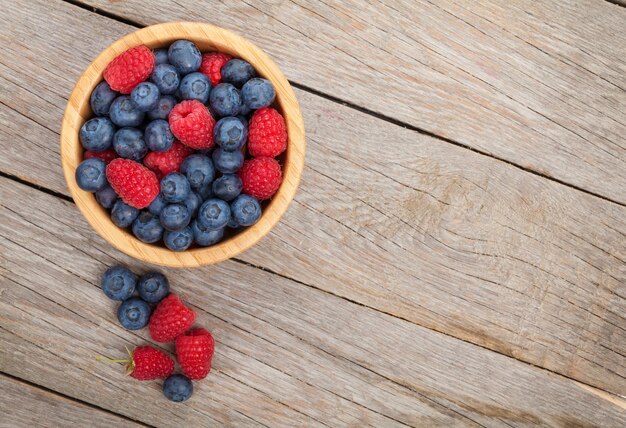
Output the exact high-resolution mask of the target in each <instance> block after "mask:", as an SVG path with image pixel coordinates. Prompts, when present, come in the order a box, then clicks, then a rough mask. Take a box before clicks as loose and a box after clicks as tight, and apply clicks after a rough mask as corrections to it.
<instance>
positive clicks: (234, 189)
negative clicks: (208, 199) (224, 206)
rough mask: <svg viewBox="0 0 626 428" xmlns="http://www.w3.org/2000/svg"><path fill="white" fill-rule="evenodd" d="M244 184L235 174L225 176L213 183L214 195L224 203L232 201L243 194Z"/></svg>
mask: <svg viewBox="0 0 626 428" xmlns="http://www.w3.org/2000/svg"><path fill="white" fill-rule="evenodd" d="M242 188H243V184H242V183H241V178H239V176H238V175H235V174H224V175H222V176H221V177H220V178H218V179H217V180H215V181H214V182H213V195H214V196H215V197H216V198H220V199H222V200H224V201H227V202H228V201H232V200H233V199H235V198H236V197H237V196H239V194H240V193H241V189H242Z"/></svg>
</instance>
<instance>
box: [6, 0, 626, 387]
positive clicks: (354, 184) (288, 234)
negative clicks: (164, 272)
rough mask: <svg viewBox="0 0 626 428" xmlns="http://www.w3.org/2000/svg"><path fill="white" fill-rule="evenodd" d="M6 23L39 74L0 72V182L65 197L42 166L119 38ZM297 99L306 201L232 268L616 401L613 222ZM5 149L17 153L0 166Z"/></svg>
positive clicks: (616, 215) (577, 200) (94, 20)
mask: <svg viewBox="0 0 626 428" xmlns="http://www.w3.org/2000/svg"><path fill="white" fill-rule="evenodd" d="M70 11H72V12H74V15H75V16H74V17H72V16H71V15H70V17H69V18H68V17H66V16H67V15H68V14H69V12H70ZM0 13H3V12H1V11H0ZM5 13H10V14H11V15H10V16H9V18H8V21H10V22H12V23H14V25H15V28H11V30H10V31H7V32H5V33H1V32H0V34H1V35H2V37H4V38H11V37H14V38H11V39H10V41H11V43H5V44H4V45H3V46H2V47H0V49H2V50H3V55H5V54H6V56H7V57H10V56H14V55H17V50H18V49H20V40H22V39H25V38H27V37H31V38H32V37H34V38H35V41H36V43H34V45H33V46H32V48H31V50H30V52H31V54H32V55H36V56H37V57H38V58H39V59H38V61H39V63H40V64H41V67H42V69H41V70H40V72H38V73H32V74H29V75H27V74H24V73H22V74H17V73H16V72H12V71H11V70H10V69H7V68H0V85H1V86H0V88H1V89H2V90H1V91H0V102H2V103H4V104H5V106H6V107H5V108H3V109H0V115H1V116H0V118H2V120H3V122H6V123H7V124H8V125H7V127H3V128H0V136H1V137H2V138H0V147H2V148H3V153H5V156H3V157H2V158H1V160H0V167H1V168H2V171H4V172H7V173H10V174H13V175H17V176H20V177H22V178H24V179H25V180H27V181H30V182H33V183H36V184H38V185H42V186H45V187H48V188H51V189H53V190H55V191H58V192H62V193H65V192H66V190H65V186H64V184H63V180H62V177H61V171H60V168H59V167H58V166H57V164H56V163H54V162H50V161H49V160H50V159H57V158H58V147H57V143H56V142H57V139H58V136H57V135H56V134H55V132H54V131H56V130H57V129H58V126H59V118H60V116H61V114H62V109H63V108H64V103H65V100H64V98H63V94H64V93H65V94H69V92H70V90H71V87H72V85H73V81H74V80H75V79H76V77H77V76H78V74H79V73H80V70H82V69H83V68H84V67H85V66H86V65H87V63H88V62H89V59H90V56H91V55H90V49H94V50H99V49H101V48H102V47H103V46H105V45H106V44H107V43H108V42H109V40H113V39H115V38H117V37H119V35H121V34H123V33H124V32H126V31H128V26H126V25H124V24H121V23H118V22H115V21H111V20H108V19H106V18H103V17H101V16H97V15H94V14H91V13H88V12H86V11H84V10H81V9H78V8H75V7H73V6H70V5H67V4H64V3H58V4H54V5H49V6H48V7H47V10H46V13H45V14H44V13H42V12H38V11H37V10H36V9H33V10H29V9H27V8H26V9H24V8H20V9H19V10H17V9H16V8H11V7H9V8H7V9H5ZM60 16H63V18H62V19H63V20H61V18H59V17H60ZM44 20H45V21H46V22H47V25H48V27H49V28H50V29H51V32H50V34H48V35H46V37H45V40H44V38H43V37H42V38H41V39H39V38H37V37H38V36H37V35H35V34H33V35H32V36H31V35H29V34H28V33H24V34H22V33H20V31H22V32H23V31H27V32H28V31H29V30H28V29H29V28H35V27H36V26H37V25H39V23H40V22H43V21H44ZM81 28H83V29H85V28H89V29H96V30H95V31H91V32H88V31H87V30H84V31H83V32H84V37H81V38H80V39H78V40H75V41H74V43H73V50H67V49H66V48H65V47H63V48H59V46H63V40H66V39H68V38H69V37H73V34H74V33H75V32H76V31H79V29H81ZM0 31H2V30H0ZM13 32H15V35H14V36H12V35H11V34H13ZM92 46H95V47H94V48H92ZM12 49H14V50H15V51H14V50H12ZM55 64H57V65H55ZM0 67H6V65H0ZM53 67H56V69H55V72H54V73H50V72H48V71H46V70H50V69H53ZM24 88H26V89H24ZM47 88H51V89H49V90H48V89H47ZM33 92H35V93H36V94H37V95H38V96H36V95H34V94H33ZM9 94H12V95H9ZM65 96H66V95H65ZM298 97H299V99H300V101H301V103H302V105H303V110H304V112H305V121H306V123H307V130H308V133H309V137H310V139H309V153H308V158H307V162H308V167H307V169H306V171H305V177H304V180H303V183H302V189H301V191H300V193H299V195H298V196H297V198H296V201H295V202H294V205H293V206H292V208H291V210H290V211H289V213H288V215H287V216H286V217H285V219H284V221H283V222H282V223H281V224H280V225H279V226H278V227H277V229H276V230H275V231H274V232H273V233H272V234H271V235H270V236H269V237H268V238H267V239H265V240H264V241H263V242H262V243H261V244H260V245H259V246H258V247H255V248H253V249H252V250H250V251H249V252H247V253H246V254H244V255H243V257H242V259H243V260H245V261H247V262H250V263H253V264H255V265H258V266H261V267H264V268H269V269H272V270H274V271H276V272H278V273H280V274H281V275H285V276H288V277H291V278H294V279H296V280H298V281H301V282H303V283H306V284H308V285H311V286H314V287H317V288H321V289H323V290H325V291H328V292H331V293H334V294H337V295H339V296H342V297H345V298H348V299H350V300H354V301H357V302H359V303H361V304H364V305H367V306H370V307H373V308H375V309H378V310H380V311H383V312H386V313H389V314H391V315H394V316H397V317H400V318H403V319H406V320H408V321H411V322H414V323H417V324H419V325H422V326H426V327H428V328H431V329H434V330H437V331H441V332H444V333H446V334H449V335H451V336H454V337H459V338H462V339H464V340H468V341H471V342H473V343H477V344H479V345H481V346H485V347H488V348H489V349H493V350H496V351H498V352H501V353H504V354H506V355H510V356H513V357H515V358H518V359H521V360H524V361H528V362H531V363H533V364H536V365H538V366H541V367H546V368H549V369H550V370H553V371H556V372H558V373H563V374H565V375H567V376H570V377H572V378H574V379H577V380H580V381H582V382H585V383H588V384H591V385H594V386H597V387H600V388H603V389H606V390H608V391H612V392H614V393H621V392H623V391H624V390H625V388H626V387H625V380H624V374H625V372H626V360H625V357H624V355H625V354H626V349H625V348H624V347H625V346H626V328H625V327H626V326H625V323H624V318H623V314H624V309H625V305H626V303H625V301H624V295H625V294H626V293H625V292H624V284H625V282H626V279H625V278H626V267H625V265H624V260H625V259H626V247H625V246H626V243H625V241H624V239H623V236H624V232H625V231H626V224H625V221H626V220H625V218H626V216H625V213H626V210H625V209H624V208H623V207H620V206H618V205H616V204H612V203H609V202H606V201H602V200H600V199H598V198H594V197H591V196H588V195H585V194H583V193H581V192H578V191H575V190H572V189H568V188H566V187H564V186H561V185H558V184H556V183H553V182H550V181H548V180H545V179H542V178H539V177H536V176H533V175H531V174H528V173H524V172H521V171H519V170H517V169H515V168H513V167H511V166H508V165H506V164H503V163H501V162H498V161H495V160H493V159H490V158H487V157H484V156H480V155H477V154H473V153H469V152H467V151H466V150H464V149H461V148H457V147H454V146H451V145H447V144H444V143H441V142H438V141H437V140H434V139H432V138H429V137H425V136H423V135H420V134H418V133H415V132H412V131H408V130H404V129H402V128H400V127H397V126H394V125H392V124H389V123H385V122H382V121H380V120H377V119H375V118H372V117H370V116H368V115H365V114H362V113H359V112H355V111H354V110H352V109H349V108H347V107H343V106H340V105H338V104H336V103H332V102H329V101H327V100H324V99H321V98H320V97H317V96H314V95H311V94H308V93H306V92H303V91H298ZM16 100H21V102H17V101H16ZM37 124H40V125H41V126H37ZM381 141H388V142H389V145H391V146H394V147H397V148H398V149H399V150H396V151H389V150H387V149H386V147H385V146H381V145H380V142H381ZM16 145H19V146H21V147H28V150H23V151H21V150H20V151H18V150H10V148H12V147H15V146H16ZM355 147H356V148H358V149H355ZM338 196H339V197H338ZM582 219H584V221H583V220H582ZM303 224H308V225H312V226H313V227H308V228H306V230H305V229H303V228H302V225H303ZM267 254H275V257H267Z"/></svg>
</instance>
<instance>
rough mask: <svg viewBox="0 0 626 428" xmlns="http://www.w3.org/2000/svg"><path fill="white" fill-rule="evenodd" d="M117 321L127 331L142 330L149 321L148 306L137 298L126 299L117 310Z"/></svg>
mask: <svg viewBox="0 0 626 428" xmlns="http://www.w3.org/2000/svg"><path fill="white" fill-rule="evenodd" d="M117 319H118V321H119V322H120V324H122V327H124V328H125V329H127V330H139V329H141V328H144V327H145V326H146V325H148V321H149V320H150V305H149V304H148V302H145V301H143V300H141V299H140V298H139V297H131V298H130V299H126V300H124V301H123V302H122V303H121V304H120V306H119V307H118V308H117Z"/></svg>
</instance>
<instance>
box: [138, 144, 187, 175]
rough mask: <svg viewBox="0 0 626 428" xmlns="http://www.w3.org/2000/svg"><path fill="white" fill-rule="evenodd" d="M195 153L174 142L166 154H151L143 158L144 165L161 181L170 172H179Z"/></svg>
mask: <svg viewBox="0 0 626 428" xmlns="http://www.w3.org/2000/svg"><path fill="white" fill-rule="evenodd" d="M191 153H193V150H191V149H190V148H189V147H187V146H185V145H184V144H181V143H179V142H178V141H174V144H172V147H170V149H169V150H168V151H166V152H150V153H148V154H147V155H146V157H144V158H143V164H144V165H145V166H146V167H148V168H150V169H151V170H152V171H154V173H155V174H156V176H157V178H158V179H159V180H160V179H161V178H162V177H163V176H164V175H167V174H169V173H170V172H174V171H178V170H179V169H180V165H181V164H182V163H183V161H184V160H185V158H186V157H187V156H189V155H190V154H191Z"/></svg>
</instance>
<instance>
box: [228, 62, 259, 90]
mask: <svg viewBox="0 0 626 428" xmlns="http://www.w3.org/2000/svg"><path fill="white" fill-rule="evenodd" d="M220 74H221V75H222V81H224V82H228V83H232V84H233V85H235V86H236V87H238V88H241V87H242V86H243V84H244V83H246V82H247V81H248V80H250V79H252V78H253V77H254V68H252V66H251V65H250V64H248V63H247V62H246V61H244V60H242V59H239V58H233V59H231V60H230V61H228V62H227V63H226V64H224V67H222V70H221V71H220Z"/></svg>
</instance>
